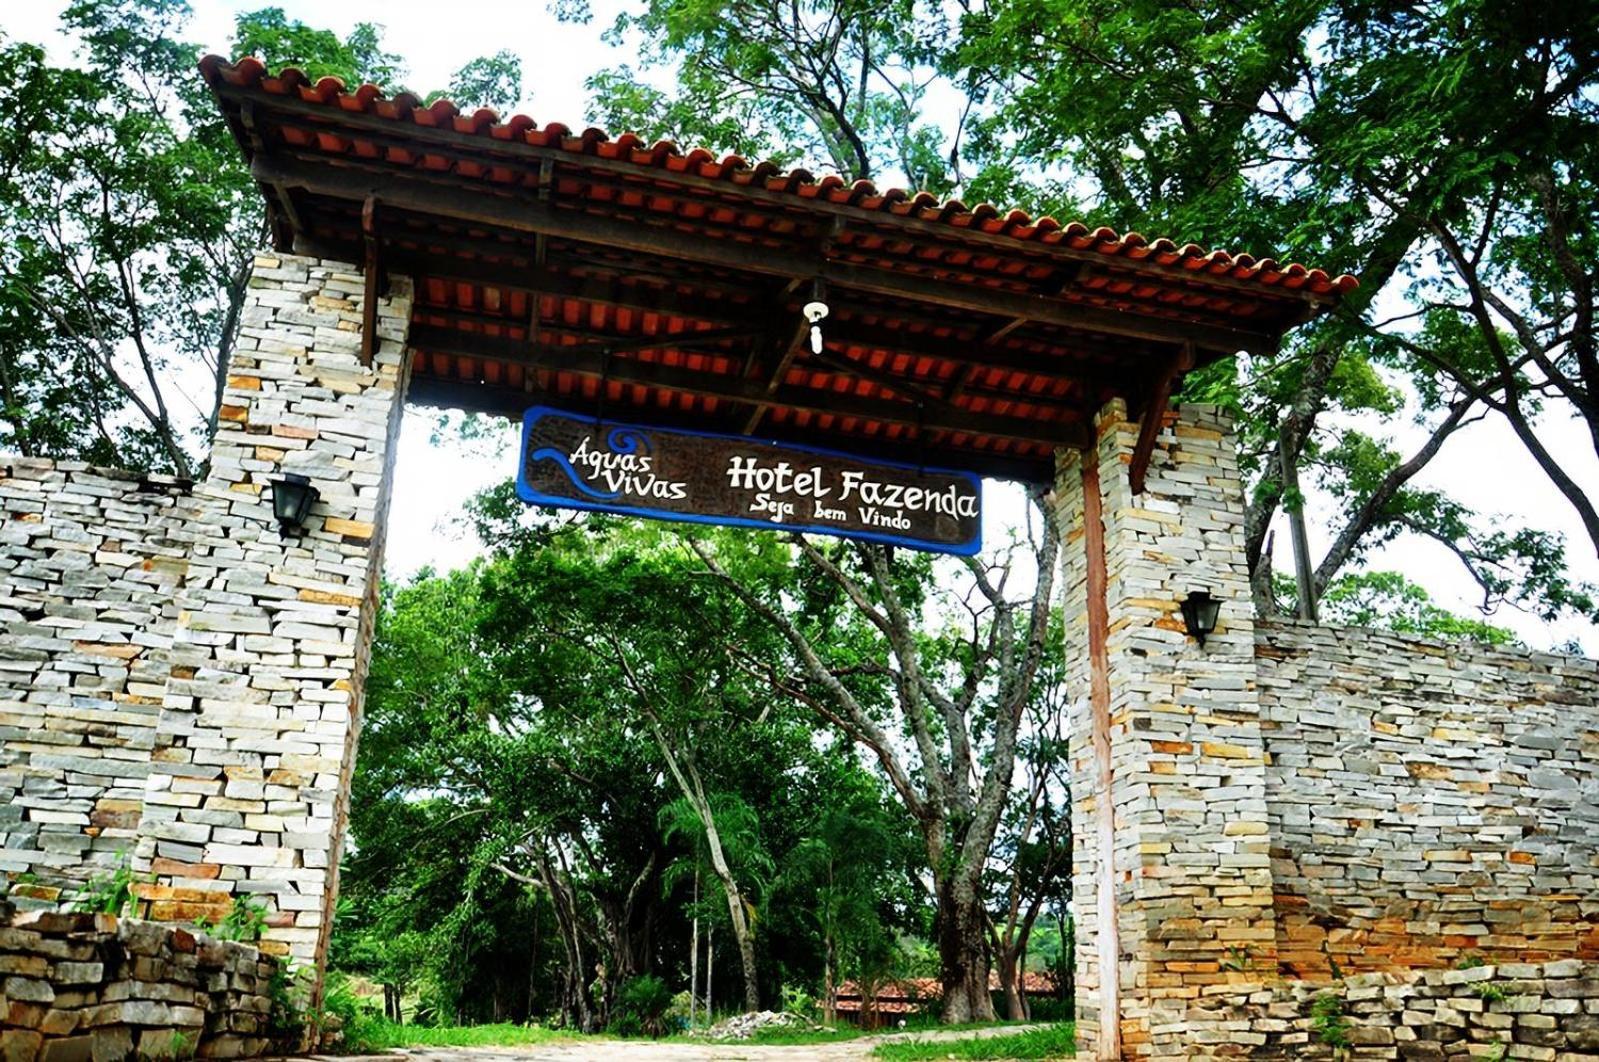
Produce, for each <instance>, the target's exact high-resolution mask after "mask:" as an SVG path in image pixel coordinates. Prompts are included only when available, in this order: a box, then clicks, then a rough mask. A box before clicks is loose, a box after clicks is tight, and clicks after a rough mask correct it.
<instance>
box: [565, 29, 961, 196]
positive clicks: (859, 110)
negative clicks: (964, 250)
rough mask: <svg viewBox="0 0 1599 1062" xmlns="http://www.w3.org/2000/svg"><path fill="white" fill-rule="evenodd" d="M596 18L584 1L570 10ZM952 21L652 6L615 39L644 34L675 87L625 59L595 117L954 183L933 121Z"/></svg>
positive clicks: (605, 84) (835, 165) (939, 186)
mask: <svg viewBox="0 0 1599 1062" xmlns="http://www.w3.org/2000/svg"><path fill="white" fill-rule="evenodd" d="M566 13H567V15H568V17H582V18H586V17H587V15H588V7H587V5H586V4H583V5H579V6H577V7H574V8H571V9H568V10H567V12H566ZM947 32H948V26H947V25H946V24H945V22H944V20H943V17H942V16H941V15H940V14H938V13H937V12H935V11H930V10H925V9H921V8H918V6H917V5H915V4H913V3H910V2H908V0H900V2H898V3H894V4H890V5H887V6H885V5H882V4H873V3H862V2H860V0H819V2H808V3H803V4H800V3H795V4H785V3H777V2H775V0H759V2H757V3H754V4H740V5H726V4H721V3H711V2H706V0H647V2H646V3H645V4H644V5H643V6H642V9H641V10H639V11H637V12H626V13H623V14H622V15H620V16H619V17H618V18H617V20H616V22H615V24H614V25H613V26H612V27H611V29H610V31H609V34H608V38H609V39H611V40H613V41H614V40H621V39H625V38H629V37H631V38H632V39H636V40H638V41H639V42H641V52H640V58H641V60H642V62H643V64H644V65H645V67H646V68H648V67H661V66H668V65H670V66H672V67H673V74H674V80H675V81H676V84H677V90H676V92H675V94H668V93H665V92H663V91H661V90H659V89H655V88H653V87H651V86H650V85H648V84H647V83H646V82H644V81H643V80H642V79H641V78H640V76H639V75H638V73H637V72H635V71H634V70H632V69H631V68H628V67H622V68H619V69H614V70H608V71H604V72H602V73H600V74H598V75H596V76H595V77H594V78H592V79H590V81H589V84H588V87H589V90H590V92H591V93H592V95H593V100H594V110H595V112H596V116H597V117H598V118H600V119H601V120H602V121H604V122H606V123H607V124H609V125H610V126H611V127H612V128H616V129H623V128H626V129H630V130H634V131H636V132H640V133H644V134H646V135H655V136H665V137H674V138H677V139H681V140H685V141H693V142H695V143H706V144H710V145H713V146H718V147H723V148H726V149H727V150H731V151H737V152H740V153H743V154H747V155H761V156H766V157H775V158H777V159H778V160H780V161H789V162H796V161H797V162H799V163H801V164H813V165H822V166H825V167H827V168H829V169H832V170H833V171H835V172H837V173H839V174H841V175H843V176H844V177H846V178H850V179H868V178H872V177H875V176H877V175H878V174H879V172H881V171H885V170H887V171H892V170H894V169H898V170H900V171H902V172H904V173H905V174H907V175H909V176H910V178H911V180H912V181H913V182H914V183H915V184H916V185H917V186H918V187H924V188H930V189H933V190H935V191H937V190H948V189H949V188H950V187H951V178H950V162H949V160H948V159H947V158H946V153H945V152H944V151H943V149H942V143H943V139H944V136H943V134H942V133H941V132H940V131H939V130H938V129H937V128H936V127H934V126H932V125H930V124H928V123H927V122H926V121H925V119H924V114H923V111H924V108H925V106H926V94H927V90H928V87H929V85H930V84H931V83H932V82H933V80H934V79H935V77H936V72H935V71H934V70H933V69H932V68H931V67H930V66H928V65H927V62H926V60H927V59H928V58H929V57H930V56H931V55H932V49H931V47H930V45H929V44H928V43H927V42H928V41H931V40H936V39H938V38H939V37H941V36H943V35H944V34H945V33H947Z"/></svg>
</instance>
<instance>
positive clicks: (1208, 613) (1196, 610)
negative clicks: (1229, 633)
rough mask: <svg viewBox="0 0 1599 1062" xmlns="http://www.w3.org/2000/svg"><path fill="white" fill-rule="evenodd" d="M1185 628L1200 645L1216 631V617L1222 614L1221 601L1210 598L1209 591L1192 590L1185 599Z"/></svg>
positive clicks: (1183, 604)
mask: <svg viewBox="0 0 1599 1062" xmlns="http://www.w3.org/2000/svg"><path fill="white" fill-rule="evenodd" d="M1182 608H1183V626H1185V627H1187V628H1188V633H1189V634H1192V635H1193V636H1194V640H1195V641H1197V642H1198V643H1199V644H1200V645H1204V644H1205V638H1206V637H1207V636H1208V635H1209V634H1210V633H1211V632H1212V631H1214V630H1215V629H1216V616H1217V614H1218V613H1219V612H1221V601H1220V600H1218V599H1217V598H1214V597H1211V596H1210V591H1209V590H1190V591H1188V596H1187V597H1185V598H1183V601H1182Z"/></svg>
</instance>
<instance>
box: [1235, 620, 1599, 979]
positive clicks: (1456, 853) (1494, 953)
mask: <svg viewBox="0 0 1599 1062" xmlns="http://www.w3.org/2000/svg"><path fill="white" fill-rule="evenodd" d="M1256 659H1257V661H1258V664H1259V687H1260V703H1261V720H1262V728H1263V732H1264V734H1265V737H1266V747H1267V751H1268V753H1269V756H1270V763H1269V766H1268V768H1267V771H1268V779H1269V787H1268V793H1269V797H1270V801H1269V804H1270V823H1271V831H1272V832H1271V838H1272V852H1273V879H1274V882H1275V885H1276V890H1277V932H1278V948H1277V952H1278V960H1279V962H1280V963H1281V964H1282V965H1283V967H1284V969H1285V972H1287V973H1289V974H1291V975H1293V976H1299V977H1310V978H1320V979H1326V978H1329V977H1332V976H1334V975H1335V974H1338V973H1353V972H1359V971H1364V970H1386V969H1396V968H1411V967H1449V966H1454V965H1456V964H1457V963H1459V962H1460V961H1462V960H1463V959H1470V958H1472V957H1482V958H1484V959H1486V960H1488V961H1516V962H1537V961H1543V960H1550V959H1567V958H1574V959H1584V960H1596V959H1599V662H1596V661H1593V660H1587V659H1583V658H1580V657H1567V656H1556V655H1551V654H1546V653H1532V652H1525V651H1517V650H1504V649H1489V648H1485V647H1479V646H1474V645H1469V644H1462V643H1448V644H1445V643H1438V642H1429V641H1424V640H1421V639H1416V638H1407V637H1403V636H1399V635H1394V634H1388V633H1383V632H1378V631H1371V630H1361V629H1355V628H1336V627H1319V626H1314V625H1311V624H1306V623H1298V622H1291V621H1273V622H1271V623H1261V624H1259V625H1258V626H1257V628H1256Z"/></svg>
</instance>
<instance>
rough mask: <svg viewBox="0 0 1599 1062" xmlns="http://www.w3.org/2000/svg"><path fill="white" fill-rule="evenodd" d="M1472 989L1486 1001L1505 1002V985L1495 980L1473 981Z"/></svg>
mask: <svg viewBox="0 0 1599 1062" xmlns="http://www.w3.org/2000/svg"><path fill="white" fill-rule="evenodd" d="M1471 991H1472V993H1473V994H1474V995H1475V996H1476V997H1477V998H1478V999H1480V1000H1482V1001H1483V1002H1484V1003H1503V1002H1504V1000H1505V997H1506V993H1505V988H1504V986H1503V985H1500V984H1496V983H1494V982H1493V981H1473V982H1472V983H1471Z"/></svg>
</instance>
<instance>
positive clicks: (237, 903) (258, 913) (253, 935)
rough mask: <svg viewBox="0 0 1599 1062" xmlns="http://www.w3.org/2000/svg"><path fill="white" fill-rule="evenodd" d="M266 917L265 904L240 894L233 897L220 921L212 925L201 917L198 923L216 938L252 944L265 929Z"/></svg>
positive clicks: (259, 937)
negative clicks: (230, 905)
mask: <svg viewBox="0 0 1599 1062" xmlns="http://www.w3.org/2000/svg"><path fill="white" fill-rule="evenodd" d="M266 919H267V907H266V904H264V903H262V902H261V901H260V900H257V899H255V898H254V897H252V896H242V895H241V896H235V897H234V898H233V906H232V907H231V908H230V909H229V910H228V913H227V914H225V915H223V916H222V920H221V921H220V922H218V923H216V924H215V925H212V924H210V923H209V922H207V921H206V920H204V919H201V920H200V922H199V923H198V925H199V927H200V928H201V929H204V930H207V931H208V932H210V934H211V935H212V936H213V937H216V938H217V939H218V940H237V941H242V942H243V943H246V944H254V943H256V942H257V941H259V940H260V939H261V934H262V933H264V932H265V931H266Z"/></svg>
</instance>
